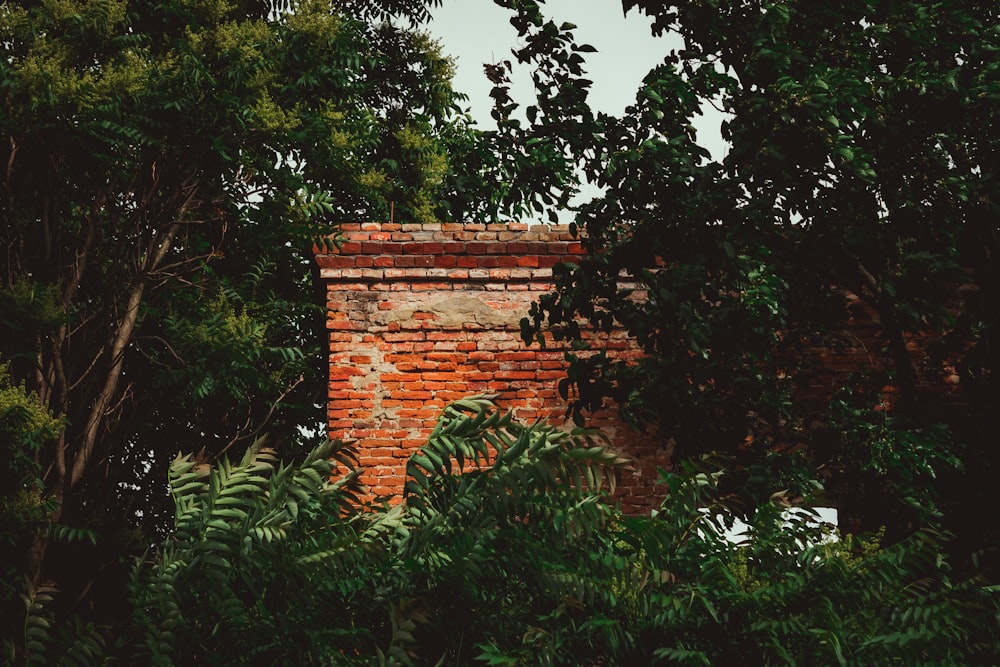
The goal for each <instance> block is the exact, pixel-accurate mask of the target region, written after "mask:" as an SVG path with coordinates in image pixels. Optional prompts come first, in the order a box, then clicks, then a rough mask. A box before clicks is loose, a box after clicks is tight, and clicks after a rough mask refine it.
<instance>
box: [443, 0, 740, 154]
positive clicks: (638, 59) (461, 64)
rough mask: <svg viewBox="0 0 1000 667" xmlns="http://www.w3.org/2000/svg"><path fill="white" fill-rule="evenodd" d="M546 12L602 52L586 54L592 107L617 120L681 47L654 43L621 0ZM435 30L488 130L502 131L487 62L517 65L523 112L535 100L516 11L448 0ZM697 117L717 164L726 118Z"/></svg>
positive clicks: (561, 3)
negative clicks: (521, 58) (522, 61)
mask: <svg viewBox="0 0 1000 667" xmlns="http://www.w3.org/2000/svg"><path fill="white" fill-rule="evenodd" d="M542 13H543V14H545V15H546V16H549V17H551V18H552V19H553V20H555V21H556V22H557V23H563V22H569V23H574V24H576V26H577V28H576V29H575V30H574V31H573V32H574V35H575V37H576V41H577V42H578V43H587V44H590V45H592V46H594V47H595V48H596V49H597V53H585V54H582V55H584V56H585V58H586V65H585V68H586V70H587V74H588V77H587V78H590V79H592V80H593V82H594V84H593V86H592V88H591V93H590V102H591V104H592V106H593V107H594V108H595V109H597V110H599V111H604V112H606V113H610V114H614V115H618V114H621V113H622V111H624V109H625V107H626V106H628V105H629V104H632V103H633V102H634V101H635V94H636V91H638V89H639V86H640V85H641V82H642V79H643V77H645V76H646V74H647V73H648V72H649V70H650V69H652V68H653V67H654V66H655V65H657V64H659V63H660V62H662V60H663V57H664V55H666V53H667V52H668V51H669V50H671V49H676V48H680V47H681V46H682V43H681V40H680V38H679V37H676V36H667V37H660V38H655V37H653V36H652V35H651V34H650V30H649V25H650V20H649V19H648V18H647V17H645V16H643V15H641V14H640V13H639V12H637V11H635V10H633V11H631V12H629V14H628V16H625V15H624V14H623V12H622V8H621V2H620V1H618V0H546V2H544V4H543V5H542ZM432 16H433V19H432V21H431V23H430V25H429V26H428V30H429V31H430V32H431V34H432V35H434V36H435V37H437V38H438V39H439V40H440V42H441V44H442V47H443V50H444V52H445V53H446V54H448V55H450V56H452V57H453V58H454V59H455V62H456V69H457V71H456V75H455V82H454V83H455V88H456V89H457V90H459V91H461V92H464V93H465V94H467V95H468V96H469V102H468V104H469V106H470V111H471V113H472V117H473V118H474V119H475V120H476V122H477V123H478V124H480V125H481V126H482V127H483V128H484V129H492V128H494V127H496V124H495V123H494V121H493V119H492V118H491V117H490V109H491V108H492V100H491V99H490V97H489V93H490V88H491V86H492V84H491V83H490V82H489V81H488V80H487V78H486V76H485V75H484V74H483V64H484V63H498V62H500V61H502V60H510V61H511V63H512V64H513V65H514V66H515V71H514V73H513V75H512V77H511V79H512V86H511V94H512V97H513V98H514V100H515V101H518V102H519V103H520V104H521V107H522V108H521V110H522V111H523V107H525V106H527V105H528V104H530V102H531V100H532V97H531V95H532V87H531V78H530V72H529V71H528V70H527V69H526V68H525V67H520V68H518V66H517V63H516V61H515V59H514V57H513V56H512V55H511V49H512V48H516V47H517V46H518V41H517V32H516V31H515V30H514V28H513V27H512V26H511V25H510V17H511V16H512V12H511V11H510V10H506V9H502V8H500V7H497V6H496V5H495V4H494V3H493V2H492V0H444V3H443V5H442V6H441V7H438V8H435V9H432ZM703 110H704V111H706V113H705V115H703V116H701V117H700V118H697V119H695V123H694V125H695V127H696V128H697V129H698V136H699V143H701V144H702V145H704V146H705V147H706V148H708V149H709V150H710V151H712V154H713V155H714V156H716V157H717V158H721V156H722V155H723V154H724V152H725V143H724V142H723V141H722V138H721V136H720V134H719V123H720V122H721V120H722V117H721V115H719V114H718V113H717V112H715V111H714V110H712V109H711V108H710V107H707V108H704V107H703Z"/></svg>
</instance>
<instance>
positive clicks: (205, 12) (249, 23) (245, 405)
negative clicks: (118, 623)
mask: <svg viewBox="0 0 1000 667" xmlns="http://www.w3.org/2000/svg"><path fill="white" fill-rule="evenodd" d="M429 4H433V3H427V2H423V1H422V0H372V1H370V2H351V3H330V2H320V1H318V0H294V1H280V2H271V1H252V0H240V1H238V2H222V1H216V0H204V1H197V2H195V1H190V0H164V1H162V2H143V3H129V2H126V1H125V0H68V1H65V2H44V3H33V2H23V3H22V2H6V3H3V5H2V7H0V49H2V55H0V134H2V137H0V163H2V164H3V165H4V167H3V176H2V179H0V240H2V246H3V253H2V254H0V306H2V308H0V341H2V342H0V355H2V358H3V360H4V362H5V363H9V367H10V372H11V374H12V376H13V380H14V385H15V386H21V385H22V384H23V386H24V387H25V391H27V392H28V393H29V394H31V395H35V396H37V398H38V401H39V403H40V406H41V407H42V408H43V410H45V411H47V413H49V414H51V415H53V416H55V417H56V418H58V419H60V420H61V423H62V424H63V425H64V428H62V429H58V430H53V431H52V432H51V433H50V434H49V436H48V437H47V438H46V439H44V440H43V441H41V442H40V443H39V444H38V446H37V448H36V449H35V450H34V451H33V452H32V460H33V461H34V464H33V465H36V466H37V469H38V470H39V471H40V474H41V481H42V483H43V485H44V486H43V496H44V497H45V498H46V499H48V500H49V501H50V502H51V509H52V511H51V514H50V515H49V517H48V518H49V519H50V520H51V521H52V522H56V523H59V524H62V525H65V526H72V527H89V528H91V529H93V530H95V531H97V533H99V539H98V542H99V545H100V548H99V549H98V550H97V552H96V553H94V554H91V553H89V552H86V551H83V552H78V553H74V554H73V555H72V560H71V562H70V563H69V565H71V566H72V570H71V571H70V572H71V574H68V575H67V580H69V579H71V580H72V581H73V586H72V587H73V589H74V590H73V592H72V596H71V597H70V598H69V599H72V597H81V598H82V597H85V596H86V594H87V591H88V590H90V589H91V585H92V584H93V579H92V577H93V576H95V574H94V573H95V572H97V571H106V574H107V572H112V571H113V572H123V570H122V567H121V566H122V565H124V563H123V559H124V556H125V554H127V552H128V551H129V549H130V548H133V547H135V546H138V545H139V544H141V542H142V539H138V540H137V539H136V536H135V534H134V526H135V524H136V522H137V521H139V519H140V518H141V519H142V520H145V521H146V522H147V523H149V522H150V519H151V518H153V519H155V518H156V517H158V516H161V515H160V512H159V509H160V507H161V506H162V505H163V504H164V501H165V500H166V497H167V496H166V490H165V488H164V487H163V486H162V481H160V480H162V479H163V476H162V473H163V472H164V471H165V470H166V466H167V465H168V464H169V461H170V460H171V459H172V458H173V455H174V453H175V452H176V451H177V449H178V448H179V447H181V446H188V447H189V446H191V443H195V442H197V443H198V449H201V454H200V457H201V458H202V459H203V460H205V461H210V460H213V459H214V458H215V457H216V456H218V455H219V454H220V453H223V452H225V451H227V450H228V449H229V448H230V447H232V446H234V445H238V446H239V448H240V449H242V448H244V447H245V446H246V444H247V443H249V442H251V441H252V440H253V439H254V437H255V436H256V435H257V434H259V433H260V432H261V431H262V430H263V429H265V428H266V429H267V430H269V431H271V432H272V435H273V438H274V442H275V446H278V447H281V446H285V445H288V444H289V443H290V444H295V443H298V442H301V439H302V436H301V435H300V434H299V432H298V427H299V426H301V425H306V424H309V423H310V422H311V423H318V422H319V421H320V420H321V416H320V415H321V410H320V409H319V408H318V405H319V404H320V402H321V401H320V399H319V396H320V395H321V394H320V392H322V387H323V384H322V383H323V378H322V375H323V373H322V369H323V368H324V364H323V362H322V357H321V351H320V345H319V341H320V336H319V333H318V330H319V327H320V326H321V321H322V320H321V316H319V315H318V314H317V308H316V306H315V305H313V300H312V298H311V290H310V287H309V277H310V270H311V269H310V259H311V258H310V256H309V253H308V251H309V248H310V247H311V246H312V243H313V241H314V240H315V239H317V238H329V237H330V235H331V234H332V233H333V232H334V231H335V226H333V225H332V224H331V221H333V220H343V219H352V218H355V219H356V218H362V219H376V218H382V217H387V216H388V215H389V214H390V211H394V214H395V215H396V216H397V217H398V218H400V219H428V218H430V217H432V216H434V215H444V214H445V211H447V210H449V207H450V210H462V209H463V207H465V206H467V205H469V202H470V201H471V198H472V197H473V196H474V193H473V192H472V191H471V188H470V190H469V191H467V192H464V193H462V194H459V195H456V194H455V193H456V190H455V188H454V187H452V186H453V183H454V181H455V178H456V177H455V176H454V175H453V173H454V172H453V170H451V169H450V167H449V161H448V160H449V156H448V154H447V153H448V151H447V150H446V147H447V146H448V145H449V144H452V143H454V144H456V145H459V144H462V142H465V143H466V144H467V143H468V141H469V138H468V135H469V132H468V130H467V128H466V125H465V121H464V119H463V117H462V116H460V115H459V114H457V107H456V102H457V100H458V99H459V98H458V96H457V95H456V94H455V93H454V92H453V91H452V90H451V87H450V83H449V78H450V75H451V66H450V63H449V61H448V60H447V59H446V58H444V57H443V56H442V55H441V54H440V53H439V51H438V49H437V46H436V45H435V44H434V43H433V42H432V41H431V40H430V39H429V38H428V37H426V36H425V35H424V34H422V33H421V32H420V31H419V30H418V29H417V25H418V24H419V22H420V21H422V20H424V19H426V17H427V10H428V5H429ZM462 145H464V144H462ZM283 443H284V445H283ZM14 447H15V448H16V447H17V445H16V444H15V446H14ZM22 453H23V452H17V453H16V454H17V455H20V454H22ZM137 510H138V511H137ZM153 527H154V528H155V525H154V526H153ZM147 532H148V531H147ZM123 545H124V546H123ZM130 545H131V546H130ZM48 546H49V540H48V539H47V538H46V533H45V532H44V531H43V532H42V533H39V534H38V536H37V539H35V541H34V546H33V549H32V550H31V552H30V553H29V554H28V555H27V557H26V561H25V563H24V564H25V567H26V568H27V572H28V573H29V575H30V576H31V577H32V578H33V579H34V580H35V581H38V579H39V577H40V576H42V574H44V575H45V576H58V575H59V574H60V569H59V563H58V561H59V558H58V555H59V554H56V556H57V557H56V558H54V559H53V557H52V556H53V554H52V553H51V550H50V553H49V554H48V557H47V556H46V549H47V548H48ZM91 558H93V559H94V561H95V562H94V563H93V564H92V565H93V566H92V567H90V566H88V565H85V564H86V563H88V561H89V560H90V559H91ZM115 563H117V565H115ZM109 564H110V565H112V567H111V568H110V570H107V568H108V566H109ZM43 565H44V568H43ZM64 565H67V564H66V563H64ZM64 571H65V570H64ZM82 573H87V574H86V575H84V574H82Z"/></svg>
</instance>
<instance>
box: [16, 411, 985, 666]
mask: <svg viewBox="0 0 1000 667" xmlns="http://www.w3.org/2000/svg"><path fill="white" fill-rule="evenodd" d="M626 466H627V462H626V461H625V460H624V459H622V458H620V457H618V456H616V455H615V454H613V453H612V452H611V451H610V450H609V449H607V448H606V447H605V446H604V445H603V444H602V443H601V441H600V440H599V438H598V436H597V434H595V433H592V432H586V431H576V432H574V433H564V432H562V431H559V430H556V429H553V428H551V427H549V426H546V425H543V424H533V425H524V424H520V423H518V422H516V421H515V420H514V419H513V418H512V417H511V415H510V414H502V413H500V412H498V411H497V410H496V409H495V408H494V406H493V405H492V403H491V402H490V401H489V400H488V399H486V398H483V397H477V398H472V399H467V400H464V401H459V402H458V403H456V404H453V405H452V406H449V407H448V408H446V409H445V411H444V414H443V415H442V417H441V419H440V420H439V422H438V424H437V427H436V428H435V430H434V432H433V434H432V435H431V436H430V438H429V440H428V442H427V444H426V445H425V446H424V447H423V448H422V449H421V451H420V452H418V453H417V454H415V455H414V456H413V457H412V458H411V459H410V461H409V464H408V469H407V470H408V482H407V484H406V490H405V498H404V503H403V504H401V505H397V506H395V507H388V506H382V507H377V508H371V507H366V506H363V505H361V504H359V503H358V500H357V495H356V492H357V490H358V489H357V485H356V472H355V471H354V469H353V458H352V455H351V450H350V448H349V447H347V446H345V445H343V444H342V443H336V442H330V443H326V444H324V445H322V446H321V447H319V448H317V449H316V450H315V451H313V452H312V453H311V454H310V455H309V456H308V457H307V458H306V460H305V461H304V462H302V463H301V464H298V465H295V466H286V465H281V464H279V463H278V462H277V461H276V460H275V457H274V455H273V453H271V452H270V451H268V450H267V449H265V448H263V447H261V446H259V445H258V446H256V447H254V448H252V449H251V450H250V451H249V452H248V453H247V455H246V456H245V457H244V458H243V460H242V461H241V462H239V463H238V464H230V463H228V462H223V463H220V464H219V465H218V466H216V467H214V468H209V467H208V466H205V465H199V464H197V463H196V462H194V461H193V460H191V459H190V458H188V457H181V458H178V459H177V460H176V461H175V462H174V464H173V466H172V467H171V473H170V487H171V492H172V494H173V496H174V501H175V505H176V517H175V525H174V529H173V531H172V532H171V534H170V535H169V537H168V538H167V539H166V540H165V542H164V543H163V544H162V545H161V546H160V547H159V548H158V549H157V550H155V551H154V552H152V553H150V554H149V555H148V557H147V558H145V559H144V560H143V561H142V562H141V563H139V564H138V565H137V567H136V569H135V575H134V578H133V581H132V584H131V587H130V601H131V606H132V618H131V619H130V621H129V623H128V624H126V625H125V626H124V629H122V627H117V628H116V629H115V632H114V633H112V632H111V631H110V629H108V628H100V627H96V626H93V625H84V624H78V625H75V626H74V625H71V624H69V623H66V622H60V623H54V621H53V619H52V618H51V611H50V605H48V604H47V599H48V598H50V597H51V595H52V591H51V590H47V589H46V590H39V591H36V592H35V595H34V596H33V597H32V598H31V599H30V600H29V605H30V609H29V614H28V622H27V623H26V627H27V628H28V635H29V636H28V648H29V649H30V653H29V654H28V656H27V662H29V663H30V664H43V663H46V662H57V660H56V659H55V658H57V657H58V658H59V659H58V662H61V663H67V664H97V663H100V662H102V661H103V662H104V663H105V664H153V665H171V664H217V665H241V664H244V665H259V664H267V665H423V664H456V665H466V664H474V663H477V662H483V663H486V664H490V665H610V664H655V663H662V664H694V665H714V664H762V665H763V664H794V663H802V664H852V665H864V664H872V665H885V664H906V665H910V664H975V662H976V661H977V660H978V661H980V662H981V663H983V664H986V663H988V662H989V661H990V659H991V658H992V657H993V656H994V655H995V654H996V651H997V639H996V638H995V637H993V636H992V635H993V633H992V632H991V631H990V630H989V629H990V628H995V627H996V621H997V618H998V609H1000V606H998V602H997V596H996V590H995V589H991V588H989V587H987V586H985V585H983V584H982V583H981V582H976V581H967V582H954V581H952V580H951V579H950V578H949V574H948V568H947V562H946V560H945V559H944V558H943V556H942V549H941V546H942V541H943V540H944V539H945V536H944V535H942V534H941V533H940V532H939V531H936V530H935V529H933V528H925V529H923V530H921V531H918V532H917V533H915V534H914V535H912V536H911V537H910V538H908V539H906V540H904V541H902V542H899V543H897V544H894V545H891V546H888V547H883V546H881V545H880V544H879V537H878V536H877V535H876V536H871V537H869V538H864V539H855V538H851V537H844V538H841V539H839V540H833V539H831V538H832V533H831V529H830V528H828V527H826V528H825V527H823V526H821V525H819V524H817V522H816V521H814V520H813V518H812V517H811V516H810V515H809V513H808V511H805V512H798V513H793V514H790V515H789V514H787V513H782V507H781V506H780V505H778V504H773V503H771V504H764V505H763V506H760V507H758V508H756V509H755V510H754V511H752V512H750V513H748V514H744V518H746V519H747V523H748V526H749V528H748V532H747V534H746V535H745V536H744V539H742V540H741V541H740V542H738V543H733V542H731V541H730V540H729V539H727V537H726V536H725V533H726V530H727V528H729V527H731V526H732V525H733V521H734V520H735V519H736V513H735V512H734V511H733V510H732V509H731V508H730V507H727V505H726V504H725V503H724V502H723V499H724V497H723V496H722V495H721V494H720V493H719V489H718V486H717V482H718V479H719V477H720V469H719V468H718V467H713V466H712V465H710V464H709V463H708V462H707V461H702V462H699V463H698V464H694V463H692V464H689V465H687V466H686V467H684V468H683V469H682V470H680V471H677V472H673V473H669V474H666V475H665V477H664V482H665V484H666V485H667V487H668V489H669V497H668V498H667V500H666V501H665V502H664V504H663V506H662V507H661V509H660V510H659V511H658V512H656V513H655V514H654V515H653V516H650V517H626V516H623V515H622V514H621V512H620V511H618V510H617V509H615V508H614V507H613V506H612V505H611V504H610V503H609V502H607V500H608V496H607V494H608V492H610V491H612V490H613V489H614V484H615V478H616V475H617V474H618V473H619V472H620V471H621V470H622V469H623V468H625V467H626ZM776 497H778V496H776ZM55 627H60V628H61V629H60V630H59V631H55V630H53V628H55ZM74 660H75V662H74Z"/></svg>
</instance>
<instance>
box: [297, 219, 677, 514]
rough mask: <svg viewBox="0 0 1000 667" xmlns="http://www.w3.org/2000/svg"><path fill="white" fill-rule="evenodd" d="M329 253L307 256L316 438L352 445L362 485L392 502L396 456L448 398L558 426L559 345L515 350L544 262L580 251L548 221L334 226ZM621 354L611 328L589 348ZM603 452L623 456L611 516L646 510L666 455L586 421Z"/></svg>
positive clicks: (398, 465)
mask: <svg viewBox="0 0 1000 667" xmlns="http://www.w3.org/2000/svg"><path fill="white" fill-rule="evenodd" d="M342 231H343V233H344V236H345V238H346V241H345V243H344V244H343V245H342V247H341V248H340V250H339V251H335V252H332V253H319V254H317V256H316V261H317V263H318V264H319V267H320V277H321V279H322V280H323V281H324V283H325V285H326V291H327V328H328V330H329V332H330V385H329V399H330V403H329V424H328V426H329V430H330V435H331V437H341V438H351V439H356V440H358V441H359V444H360V463H361V465H362V466H363V467H364V468H365V472H364V475H363V477H362V479H363V481H364V482H365V483H366V484H367V485H368V487H369V488H370V490H371V492H372V493H373V495H376V496H389V497H392V498H398V496H399V494H400V493H401V491H402V488H403V483H404V474H405V462H406V459H407V458H408V457H409V455H410V454H411V453H412V452H413V451H414V450H415V449H416V448H418V447H419V446H420V445H421V444H422V443H423V442H424V441H425V440H426V438H427V436H428V434H429V433H430V432H431V430H432V428H433V425H434V422H435V420H436V419H437V416H438V414H439V413H440V411H441V409H442V408H443V407H444V406H445V405H447V404H448V403H449V402H451V401H454V400H456V399H459V398H462V397H465V396H468V395H471V394H480V393H497V394H499V395H500V398H499V403H500V405H501V406H502V407H504V408H507V409H513V410H514V412H515V414H516V416H517V417H518V418H519V419H522V420H524V421H534V420H536V419H541V420H547V421H549V422H553V423H557V424H563V423H564V422H565V418H564V415H565V409H566V405H565V402H564V401H563V400H562V399H561V398H560V396H559V394H558V392H557V382H558V381H559V379H561V378H563V377H564V376H565V363H564V361H563V349H562V348H561V347H559V346H558V345H556V344H554V343H553V342H552V341H551V340H550V341H549V342H548V344H547V345H546V346H545V347H544V348H540V347H539V346H537V345H534V346H531V347H528V346H525V344H524V343H523V342H522V341H521V338H520V325H519V322H520V319H521V318H522V317H523V316H524V315H526V314H527V311H528V308H529V306H530V304H531V303H532V302H533V301H535V300H536V299H538V297H539V296H541V295H542V294H543V293H545V292H546V291H548V290H549V289H550V288H551V285H552V267H553V266H554V265H555V264H557V263H558V262H561V261H565V260H571V261H572V260H573V259H574V258H575V257H576V256H578V255H580V254H581V253H582V252H583V251H582V248H581V246H580V243H579V242H578V241H577V240H576V239H574V238H573V237H572V236H571V234H570V233H569V231H568V229H567V228H565V227H562V226H544V225H540V226H532V227H528V226H527V225H518V224H509V225H494V224H489V225H483V224H466V225H458V224H448V223H438V224H425V225H400V224H392V223H384V224H376V223H363V224H353V225H343V226H342ZM601 343H602V344H603V345H606V346H607V347H609V348H610V349H614V350H617V353H618V354H622V355H628V354H635V351H634V350H632V349H631V348H630V346H629V343H628V341H627V338H626V337H625V335H624V333H621V332H619V333H614V334H611V335H609V336H608V337H607V338H605V339H604V340H603V341H601ZM589 425H592V426H596V427H599V428H601V429H602V430H603V431H604V432H605V433H607V434H608V436H609V437H610V438H611V440H612V443H613V444H614V446H615V447H616V448H617V449H619V450H620V451H622V452H624V453H626V454H627V455H629V456H630V457H631V458H632V459H633V460H634V468H635V471H634V472H633V473H628V474H627V475H626V478H625V479H623V480H622V485H621V489H622V490H621V492H620V494H619V496H620V500H621V502H622V505H623V508H624V509H626V510H627V511H631V512H638V511H644V510H647V509H649V508H651V507H653V506H655V505H656V504H657V503H658V502H659V500H660V499H662V495H663V490H662V489H660V488H657V486H656V484H655V483H656V479H657V475H656V468H657V467H666V466H667V465H668V464H669V449H668V447H667V446H666V444H665V443H662V442H659V441H658V440H657V439H656V438H655V437H652V436H649V435H643V434H638V433H635V432H634V431H632V430H631V429H629V428H627V427H626V426H624V425H623V424H621V423H620V422H618V421H617V419H616V418H615V415H614V413H613V411H611V410H609V411H607V413H605V414H598V415H595V416H594V417H593V418H592V419H591V421H590V424H589Z"/></svg>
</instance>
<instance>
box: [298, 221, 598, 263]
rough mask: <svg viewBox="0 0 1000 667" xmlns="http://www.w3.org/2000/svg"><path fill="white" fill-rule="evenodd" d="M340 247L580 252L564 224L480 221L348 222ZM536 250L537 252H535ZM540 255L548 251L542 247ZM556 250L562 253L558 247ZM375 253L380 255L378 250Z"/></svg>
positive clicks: (350, 249)
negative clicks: (463, 245) (552, 246)
mask: <svg viewBox="0 0 1000 667" xmlns="http://www.w3.org/2000/svg"><path fill="white" fill-rule="evenodd" d="M341 232H342V234H341V235H342V237H343V239H344V247H343V248H342V249H341V250H337V249H336V248H333V249H332V250H330V251H329V252H330V253H332V254H357V253H363V254H371V253H372V252H373V251H375V250H377V249H376V248H369V249H367V250H364V249H362V248H361V247H359V246H358V245H357V244H361V243H365V242H370V243H385V244H400V245H403V244H410V247H409V248H392V249H391V251H390V253H389V254H399V253H401V252H405V253H408V254H441V252H442V250H441V249H440V248H420V247H418V246H416V245H414V244H421V243H426V244H434V243H438V244H440V243H486V244H490V243H493V244H497V243H521V244H524V243H526V244H529V245H536V244H546V243H566V244H572V249H571V250H569V253H570V254H581V253H582V250H581V249H580V248H579V244H580V239H579V238H578V237H576V236H574V235H573V234H571V233H570V231H569V227H568V226H567V225H531V226H530V227H529V226H528V225H524V224H521V225H516V226H515V225H483V224H478V223H475V224H453V223H433V224H431V223H425V224H420V225H401V224H399V223H349V224H344V225H342V226H341ZM449 250H450V252H448V253H447V254H456V251H457V250H456V248H454V247H452V248H450V249H449ZM525 251H526V249H525V248H514V249H511V250H510V252H514V253H518V254H525ZM466 252H468V253H469V254H491V255H492V254H506V253H507V252H508V249H506V248H501V247H499V246H494V247H492V248H482V247H478V246H473V247H472V248H468V249H466ZM536 252H537V251H536ZM541 252H542V254H547V253H550V252H552V251H551V250H543V251H541ZM559 252H565V251H563V250H560V251H559ZM313 253H314V254H319V255H321V254H327V249H326V248H321V247H319V246H314V247H313ZM376 254H384V253H381V252H378V253H376Z"/></svg>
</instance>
